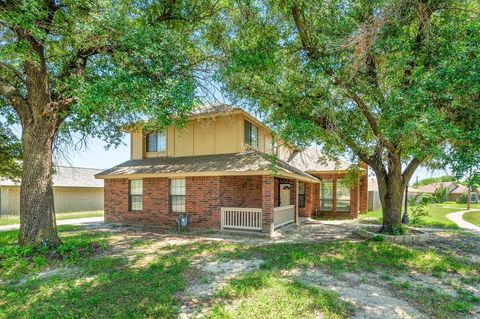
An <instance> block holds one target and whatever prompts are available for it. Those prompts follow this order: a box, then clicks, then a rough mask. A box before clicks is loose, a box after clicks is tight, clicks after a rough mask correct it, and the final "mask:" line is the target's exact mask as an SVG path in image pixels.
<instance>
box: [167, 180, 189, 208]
mask: <svg viewBox="0 0 480 319" xmlns="http://www.w3.org/2000/svg"><path fill="white" fill-rule="evenodd" d="M182 184H183V185H182ZM186 191H187V184H186V180H185V178H172V179H170V181H169V192H170V194H169V195H170V196H169V202H170V212H172V213H185V212H186ZM178 200H180V204H179V203H178V202H177V201H178ZM174 201H175V203H174Z"/></svg>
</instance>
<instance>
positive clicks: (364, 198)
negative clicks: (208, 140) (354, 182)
mask: <svg viewBox="0 0 480 319" xmlns="http://www.w3.org/2000/svg"><path fill="white" fill-rule="evenodd" d="M362 167H363V168H364V169H365V170H366V171H365V174H364V175H362V176H361V177H360V194H359V195H360V213H366V212H367V211H368V165H366V164H364V165H363V166H362Z"/></svg>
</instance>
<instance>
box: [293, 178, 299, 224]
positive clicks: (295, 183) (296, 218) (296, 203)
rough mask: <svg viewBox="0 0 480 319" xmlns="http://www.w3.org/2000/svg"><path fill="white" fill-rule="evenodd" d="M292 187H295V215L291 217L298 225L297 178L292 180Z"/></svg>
mask: <svg viewBox="0 0 480 319" xmlns="http://www.w3.org/2000/svg"><path fill="white" fill-rule="evenodd" d="M293 189H295V202H294V205H295V216H294V219H293V223H294V224H296V225H298V180H296V179H294V180H293Z"/></svg>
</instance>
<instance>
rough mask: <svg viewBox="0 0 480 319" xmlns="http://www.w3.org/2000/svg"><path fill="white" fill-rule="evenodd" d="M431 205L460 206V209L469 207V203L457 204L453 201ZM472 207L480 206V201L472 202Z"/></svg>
mask: <svg viewBox="0 0 480 319" xmlns="http://www.w3.org/2000/svg"><path fill="white" fill-rule="evenodd" d="M430 205H431V206H436V207H450V208H459V210H462V209H467V204H457V203H452V202H446V203H440V204H430ZM470 208H472V209H474V208H480V203H471V204H470Z"/></svg>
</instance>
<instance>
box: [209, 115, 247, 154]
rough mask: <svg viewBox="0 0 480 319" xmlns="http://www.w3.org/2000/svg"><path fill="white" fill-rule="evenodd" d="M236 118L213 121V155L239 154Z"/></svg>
mask: <svg viewBox="0 0 480 319" xmlns="http://www.w3.org/2000/svg"><path fill="white" fill-rule="evenodd" d="M238 117H239V116H226V117H219V118H217V119H215V122H214V123H215V154H228V153H237V152H240V144H239V143H238V139H239V137H238V134H239V133H238V130H239V129H238ZM242 134H243V131H242Z"/></svg>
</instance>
